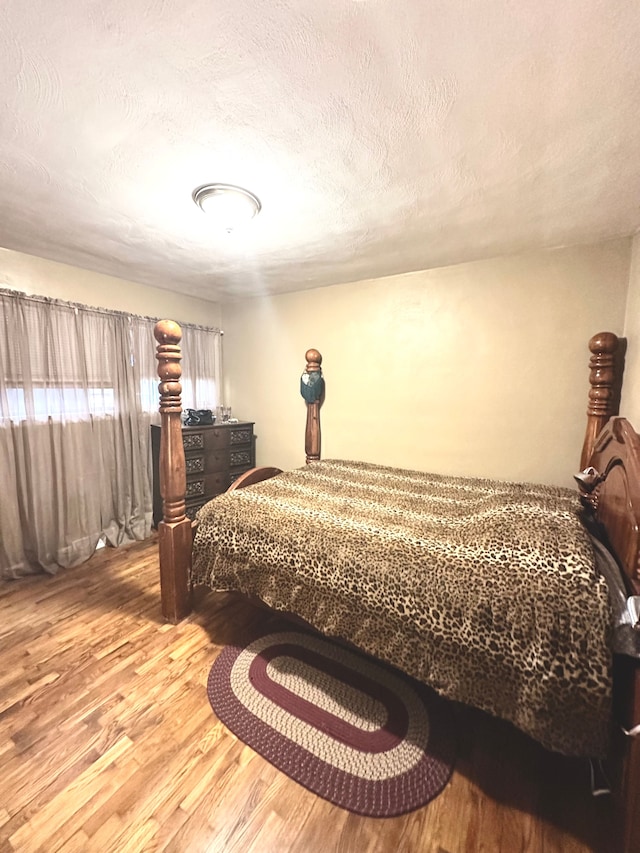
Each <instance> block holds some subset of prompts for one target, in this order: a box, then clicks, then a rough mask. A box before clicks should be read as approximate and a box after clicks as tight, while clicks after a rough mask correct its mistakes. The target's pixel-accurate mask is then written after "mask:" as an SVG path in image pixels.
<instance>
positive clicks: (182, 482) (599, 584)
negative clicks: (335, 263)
mask: <svg viewBox="0 0 640 853" xmlns="http://www.w3.org/2000/svg"><path fill="white" fill-rule="evenodd" d="M155 335H156V339H157V341H158V352H157V356H158V361H159V368H158V373H159V376H160V378H161V380H162V381H161V384H160V394H161V404H160V411H161V418H162V439H161V452H160V453H161V462H160V470H161V491H162V494H163V502H164V521H163V522H162V523H161V524H160V526H159V544H160V571H161V585H162V604H163V613H164V615H165V617H166V618H168V619H170V620H171V621H177V620H179V619H181V618H183V617H184V616H186V615H187V614H188V612H189V610H190V589H191V585H192V584H193V583H206V584H208V585H209V586H211V587H212V588H213V589H216V590H237V591H240V592H243V593H245V594H247V595H251V596H256V597H257V598H259V599H260V600H261V601H263V602H264V603H266V604H268V605H269V606H271V607H273V608H275V609H277V610H281V611H284V612H289V613H293V614H294V615H296V616H297V617H300V618H302V619H304V620H305V621H306V622H308V623H309V624H311V625H312V626H313V627H315V628H316V629H318V630H320V631H322V632H324V633H326V634H329V635H333V636H337V637H340V638H342V639H343V640H347V641H348V642H351V643H354V644H355V645H356V646H358V647H360V648H362V649H364V650H365V651H367V652H369V653H371V654H374V655H376V656H378V657H380V658H382V659H384V660H387V661H388V662H390V663H392V664H394V665H396V666H399V667H400V668H401V669H403V670H404V671H406V672H408V673H409V674H411V675H413V676H414V677H417V678H419V679H421V680H423V681H425V682H426V683H428V684H430V685H431V686H433V687H434V688H435V689H437V690H438V691H439V692H441V693H442V694H443V695H446V696H449V697H450V698H453V699H455V700H457V701H462V702H465V703H467V704H470V705H473V706H476V707H479V708H482V709H483V710H486V711H489V712H490V713H492V714H495V715H496V716H499V717H502V718H504V719H507V720H509V721H510V722H512V723H514V724H515V725H516V726H518V727H519V728H521V729H522V730H523V731H525V732H527V733H528V734H530V735H531V736H532V737H534V738H535V739H537V740H538V741H539V742H541V743H542V744H543V745H544V746H546V747H548V748H550V749H554V750H557V751H559V752H562V753H564V754H568V755H585V756H602V755H605V754H607V755H609V757H610V758H612V764H613V765H614V766H615V767H616V775H617V779H616V797H617V799H616V802H617V804H618V810H619V822H618V823H619V826H620V832H621V839H620V849H623V850H625V851H631V850H635V849H639V844H640V826H637V825H636V821H637V820H638V819H637V818H636V817H635V815H636V814H637V813H638V811H640V750H639V748H638V743H639V741H638V740H637V738H636V737H635V734H637V731H638V730H640V675H639V673H640V668H639V661H638V658H637V657H636V656H635V655H636V650H637V647H638V643H637V637H638V634H637V632H636V631H635V625H634V622H633V617H632V616H631V615H630V613H631V611H630V609H629V607H630V604H631V603H633V601H634V599H633V598H629V596H630V595H638V594H640V576H639V574H638V556H639V552H640V541H639V533H638V530H639V526H640V439H639V438H638V436H637V435H636V433H635V431H634V430H633V428H632V427H631V425H630V424H629V423H628V422H627V421H626V420H624V419H622V418H617V417H612V415H613V411H614V408H615V396H616V395H615V387H616V375H615V370H614V367H615V361H616V360H615V352H616V347H617V339H616V337H615V335H612V334H610V333H602V334H599V335H596V336H594V337H593V338H592V339H591V341H590V342H589V347H590V350H591V362H590V391H589V405H588V413H587V428H586V432H585V441H584V446H583V448H582V457H581V464H580V471H581V473H580V474H579V475H578V476H577V481H578V489H577V491H575V492H574V491H572V490H569V489H560V488H555V487H546V486H540V485H532V484H514V483H504V482H499V481H490V480H478V479H473V480H472V479H468V478H466V479H465V478H454V477H443V476H436V475H431V474H425V473H421V472H415V471H405V470H399V469H391V468H387V467H384V466H380V465H372V464H368V463H362V462H350V461H345V460H323V461H320V405H321V402H322V390H323V381H322V379H321V357H320V354H319V353H318V352H317V351H316V350H309V351H308V352H307V366H306V370H305V373H304V374H303V378H304V382H303V383H302V386H301V390H302V392H303V396H304V397H305V400H306V401H307V426H306V432H305V449H306V455H307V463H311V464H308V465H307V466H305V467H304V468H302V469H299V470H297V471H292V472H281V471H279V469H275V468H262V469H253V470H252V471H250V472H247V473H246V474H245V475H243V477H242V478H240V479H239V480H238V481H236V483H234V486H233V489H232V491H231V492H230V493H229V494H227V495H224V496H220V497H219V498H216V499H215V500H214V501H213V502H211V503H210V504H208V505H207V506H206V507H204V508H203V509H202V510H201V511H200V513H199V514H198V518H197V524H196V525H192V523H191V522H190V521H189V519H188V518H186V516H185V487H186V477H185V458H184V450H183V446H182V436H181V421H180V417H181V401H180V376H181V366H180V358H181V354H180V348H179V342H180V330H179V327H178V326H177V325H176V324H175V323H172V322H171V321H162V322H160V323H159V324H158V325H157V326H156V331H155ZM246 486H251V487H252V488H245V487H246ZM514 521H517V523H516V524H514ZM194 533H195V539H194ZM192 545H193V553H192ZM425 590H427V591H428V595H425V594H424V592H425ZM612 719H615V721H616V724H617V726H616V729H615V733H614V734H613V735H612V726H611V720H612ZM624 731H626V732H627V733H630V734H623V733H622V732H624ZM618 756H619V758H618Z"/></svg>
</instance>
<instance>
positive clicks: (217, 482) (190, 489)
mask: <svg viewBox="0 0 640 853" xmlns="http://www.w3.org/2000/svg"><path fill="white" fill-rule="evenodd" d="M229 483H230V480H229V472H228V471H227V470H225V471H215V472H214V473H213V474H203V475H201V476H197V475H195V476H191V477H187V493H186V499H187V500H190V499H191V498H197V497H207V496H210V497H213V495H219V494H221V493H222V492H224V491H225V490H226V489H228V488H229Z"/></svg>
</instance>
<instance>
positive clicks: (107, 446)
mask: <svg viewBox="0 0 640 853" xmlns="http://www.w3.org/2000/svg"><path fill="white" fill-rule="evenodd" d="M0 310H1V319H0V362H1V363H0V367H1V371H0V465H1V466H2V474H3V476H2V482H3V495H2V499H1V500H0V572H1V574H2V577H4V578H10V577H18V576H21V575H24V574H31V573H34V572H41V571H46V572H49V573H52V574H53V573H55V572H56V571H57V569H58V568H59V567H60V566H63V567H66V566H72V565H75V564H77V563H79V562H82V561H83V560H85V559H87V558H88V557H89V556H91V554H92V553H93V551H94V550H95V548H96V545H97V543H98V541H99V540H100V539H101V538H102V537H105V538H106V539H107V540H108V541H109V542H110V543H111V544H114V545H115V544H122V543H123V542H127V541H131V540H134V539H143V538H145V537H147V536H149V534H150V531H151V503H152V501H151V494H152V488H151V466H150V462H149V453H150V450H149V417H150V415H149V413H148V412H144V411H143V410H142V406H141V381H140V370H141V368H142V366H143V364H144V357H143V356H142V355H140V356H139V360H136V358H135V357H134V353H133V349H132V341H133V340H137V339H138V337H141V336H142V330H141V329H139V328H137V326H136V322H133V323H132V320H131V318H129V317H128V316H127V315H122V314H117V313H112V312H108V313H105V312H100V311H94V310H92V309H86V310H85V309H83V308H81V307H74V306H72V305H69V304H68V303H60V302H57V301H55V300H47V299H41V298H38V299H34V298H30V297H25V296H21V295H16V294H14V293H7V292H4V291H0ZM140 323H141V324H142V325H143V326H144V325H146V334H147V335H148V337H147V349H150V350H151V356H152V355H153V347H152V345H151V344H150V343H149V341H150V340H152V331H151V330H152V327H153V323H152V321H143V320H142V319H141V320H140ZM134 328H135V330H134ZM154 367H155V365H154ZM144 369H146V368H144Z"/></svg>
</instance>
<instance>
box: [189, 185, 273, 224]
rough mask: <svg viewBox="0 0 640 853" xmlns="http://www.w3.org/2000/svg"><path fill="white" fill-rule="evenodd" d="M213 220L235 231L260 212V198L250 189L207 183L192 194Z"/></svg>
mask: <svg viewBox="0 0 640 853" xmlns="http://www.w3.org/2000/svg"><path fill="white" fill-rule="evenodd" d="M191 196H192V198H193V200H194V201H195V203H196V204H197V205H198V207H200V208H202V210H204V212H205V213H206V214H207V216H210V217H211V218H212V220H213V222H214V223H215V224H217V225H219V226H220V227H221V228H224V229H225V230H226V231H233V229H234V228H237V226H238V225H242V224H243V223H245V222H248V221H249V220H250V219H253V217H254V216H256V214H258V213H259V212H260V208H261V207H262V205H261V204H260V199H259V198H258V197H257V196H255V195H254V194H253V193H250V192H249V190H245V189H243V188H242V187H235V186H233V185H232V184H205V185H204V186H202V187H198V188H197V189H195V190H194V191H193V193H192V194H191Z"/></svg>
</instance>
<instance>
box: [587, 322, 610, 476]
mask: <svg viewBox="0 0 640 853" xmlns="http://www.w3.org/2000/svg"><path fill="white" fill-rule="evenodd" d="M589 349H590V350H591V353H592V355H591V359H590V361H589V368H590V373H589V384H590V385H591V388H590V389H589V405H588V407H587V428H586V432H585V436H584V444H583V446H582V455H581V457H580V470H581V471H584V469H585V468H586V467H587V466H588V464H589V459H590V458H591V454H592V453H593V448H594V445H595V442H596V438H597V437H598V435H599V434H600V432H601V431H602V429H603V428H604V426H605V424H606V423H607V421H608V420H609V418H610V417H612V416H613V415H617V414H618V413H617V411H614V406H615V393H614V385H615V379H616V376H615V353H616V350H617V349H618V338H617V337H616V335H614V334H613V332H599V333H598V334H597V335H594V336H593V337H592V338H591V340H590V341H589Z"/></svg>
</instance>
